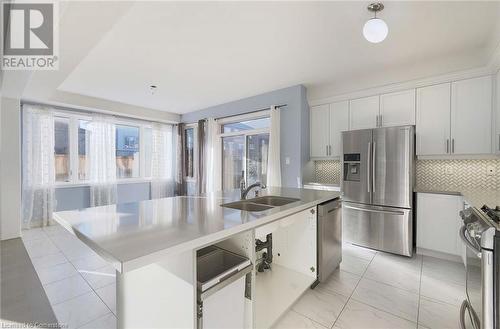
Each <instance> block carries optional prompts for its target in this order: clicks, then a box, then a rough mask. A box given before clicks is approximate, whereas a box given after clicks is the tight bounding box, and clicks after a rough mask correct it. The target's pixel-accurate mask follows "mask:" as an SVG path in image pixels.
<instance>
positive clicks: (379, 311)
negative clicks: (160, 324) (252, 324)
mask: <svg viewBox="0 0 500 329" xmlns="http://www.w3.org/2000/svg"><path fill="white" fill-rule="evenodd" d="M23 241H24V243H25V245H26V249H27V251H28V253H29V255H30V257H31V259H32V262H33V265H34V267H35V269H36V271H37V273H38V276H39V278H40V281H41V282H42V284H43V288H44V289H45V292H46V294H47V297H48V299H49V301H50V303H51V305H52V308H53V310H54V313H55V315H56V317H57V318H58V320H59V321H60V322H64V323H68V325H69V328H94V329H97V328H116V299H115V298H116V285H115V272H114V269H113V268H112V267H111V266H109V265H107V264H106V262H105V261H104V260H102V259H101V258H100V257H99V256H98V255H97V254H95V253H94V252H92V251H91V250H90V249H88V248H87V247H86V246H85V245H84V244H83V243H81V242H80V241H79V240H78V239H77V238H76V237H74V236H72V235H71V234H69V233H68V232H67V231H65V230H64V229H62V228H61V227H59V226H53V227H49V228H45V229H33V230H30V231H25V232H23ZM464 278H465V273H464V267H463V265H462V264H461V263H453V262H449V261H444V260H441V259H435V258H431V257H425V256H424V257H422V256H420V255H416V256H414V257H413V258H412V259H408V258H405V257H399V256H395V255H390V254H386V253H382V252H375V251H373V250H369V249H364V248H360V247H356V246H352V245H345V246H344V248H343V261H342V264H341V265H340V270H337V271H336V272H335V273H334V274H333V275H332V276H331V277H330V278H329V279H328V280H327V281H326V282H324V283H321V284H319V285H318V286H317V287H316V288H315V289H314V290H308V291H307V292H306V293H305V294H304V295H303V296H302V297H301V298H300V299H299V300H298V301H297V303H295V305H293V307H292V308H291V310H290V311H289V312H288V313H287V314H285V316H284V317H283V318H282V319H281V320H280V321H279V323H277V324H276V326H275V328H292V329H299V328H321V329H324V328H337V329H338V328H346V329H347V328H386V329H390V328H394V329H396V328H398V329H399V328H424V329H425V328H428V329H433V328H436V329H445V328H453V329H456V328H458V327H459V323H458V311H459V305H460V303H461V301H462V300H463V298H464V292H465V288H464V282H465V281H464Z"/></svg>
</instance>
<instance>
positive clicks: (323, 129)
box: [310, 101, 349, 158]
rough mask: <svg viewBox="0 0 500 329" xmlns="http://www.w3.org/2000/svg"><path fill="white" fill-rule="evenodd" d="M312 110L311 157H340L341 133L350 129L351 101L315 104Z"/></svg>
mask: <svg viewBox="0 0 500 329" xmlns="http://www.w3.org/2000/svg"><path fill="white" fill-rule="evenodd" d="M310 111H311V116H310V117H311V119H310V121H311V127H310V131H311V146H310V149H311V157H312V158H336V157H339V156H340V152H341V146H340V145H341V138H342V137H341V133H342V131H346V130H349V102H348V101H344V102H337V103H332V104H326V105H319V106H313V107H311V110H310Z"/></svg>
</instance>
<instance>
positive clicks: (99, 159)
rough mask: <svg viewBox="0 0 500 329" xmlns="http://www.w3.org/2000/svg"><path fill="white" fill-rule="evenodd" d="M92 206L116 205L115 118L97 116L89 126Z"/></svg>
mask: <svg viewBox="0 0 500 329" xmlns="http://www.w3.org/2000/svg"><path fill="white" fill-rule="evenodd" d="M88 129H89V134H88V135H89V136H88V145H89V152H88V154H87V159H88V160H87V164H88V168H87V172H88V173H89V177H90V182H89V183H90V206H91V207H96V206H102V205H108V204H114V203H116V140H115V138H116V136H115V132H116V126H115V124H114V123H113V117H110V116H105V115H100V114H95V115H93V117H92V121H91V122H90V123H89V125H88Z"/></svg>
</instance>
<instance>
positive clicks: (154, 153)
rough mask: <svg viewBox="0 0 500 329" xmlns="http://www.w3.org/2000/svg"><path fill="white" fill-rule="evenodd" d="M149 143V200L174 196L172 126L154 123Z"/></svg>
mask: <svg viewBox="0 0 500 329" xmlns="http://www.w3.org/2000/svg"><path fill="white" fill-rule="evenodd" d="M151 143H152V144H151V199H159V198H166V197H171V196H174V190H175V178H174V163H175V157H174V136H173V126H172V125H166V124H160V123H154V124H153V128H152V142H151Z"/></svg>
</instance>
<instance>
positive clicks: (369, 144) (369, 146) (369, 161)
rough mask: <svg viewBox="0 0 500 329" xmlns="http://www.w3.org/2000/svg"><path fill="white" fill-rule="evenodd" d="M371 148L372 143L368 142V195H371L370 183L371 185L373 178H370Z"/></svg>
mask: <svg viewBox="0 0 500 329" xmlns="http://www.w3.org/2000/svg"><path fill="white" fill-rule="evenodd" d="M371 148H372V143H370V142H368V153H367V154H368V156H367V157H366V158H367V159H368V163H367V165H366V174H367V177H366V182H367V184H366V185H367V187H368V193H370V183H371V178H370V169H371V168H370V167H371V158H370V157H371V153H370V151H371Z"/></svg>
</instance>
